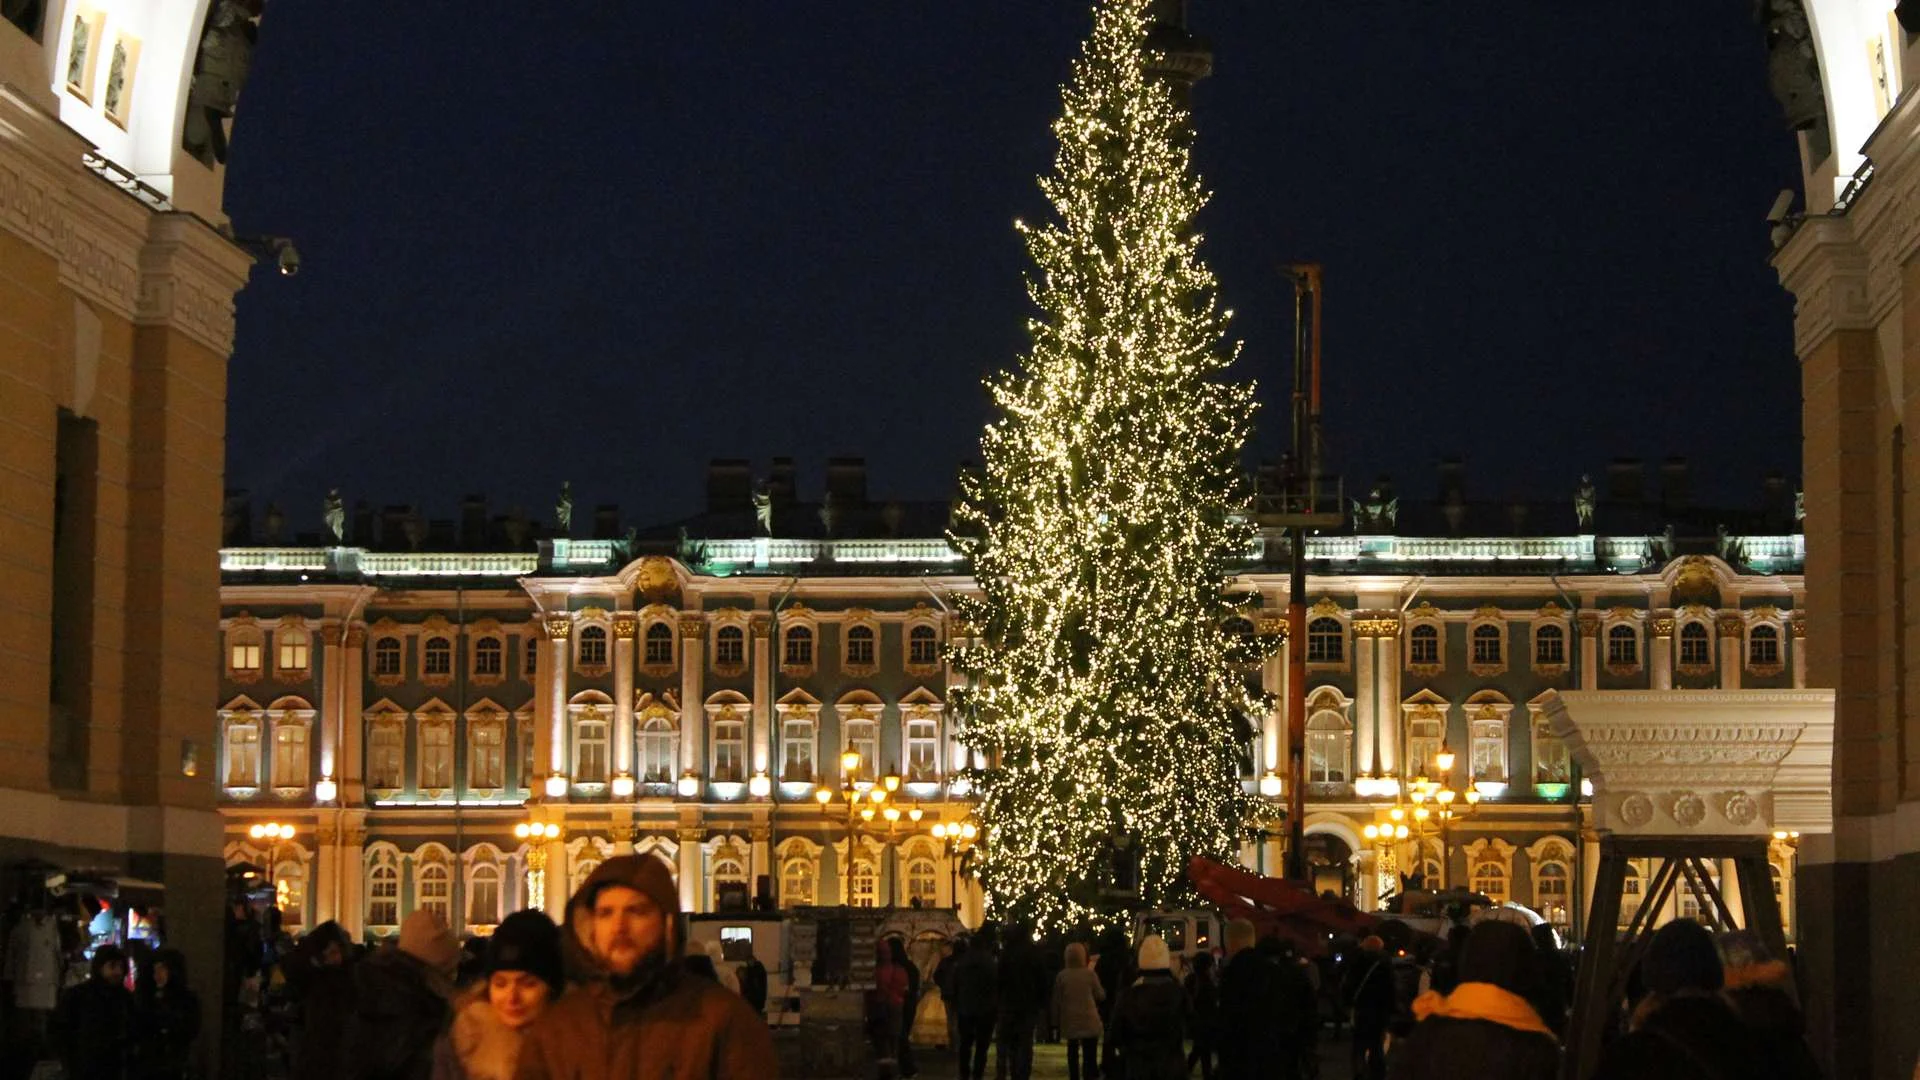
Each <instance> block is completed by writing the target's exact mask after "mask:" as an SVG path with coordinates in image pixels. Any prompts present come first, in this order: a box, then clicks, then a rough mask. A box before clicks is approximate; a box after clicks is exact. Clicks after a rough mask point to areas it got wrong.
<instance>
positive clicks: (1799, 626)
mask: <svg viewBox="0 0 1920 1080" xmlns="http://www.w3.org/2000/svg"><path fill="white" fill-rule="evenodd" d="M1788 625H1789V626H1790V627H1791V628H1792V630H1793V637H1794V640H1796V641H1798V640H1799V639H1801V638H1804V637H1806V636H1807V620H1805V619H1795V620H1793V622H1791V623H1790V624H1788Z"/></svg>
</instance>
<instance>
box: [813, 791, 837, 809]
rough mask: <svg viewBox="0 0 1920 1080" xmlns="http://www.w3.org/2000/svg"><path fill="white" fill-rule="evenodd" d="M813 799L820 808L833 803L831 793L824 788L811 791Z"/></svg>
mask: <svg viewBox="0 0 1920 1080" xmlns="http://www.w3.org/2000/svg"><path fill="white" fill-rule="evenodd" d="M813 797H814V798H815V799H816V800H818V801H819V803H820V805H821V806H825V805H827V804H828V803H830V802H832V801H833V792H831V791H828V790H827V789H826V788H815V789H813Z"/></svg>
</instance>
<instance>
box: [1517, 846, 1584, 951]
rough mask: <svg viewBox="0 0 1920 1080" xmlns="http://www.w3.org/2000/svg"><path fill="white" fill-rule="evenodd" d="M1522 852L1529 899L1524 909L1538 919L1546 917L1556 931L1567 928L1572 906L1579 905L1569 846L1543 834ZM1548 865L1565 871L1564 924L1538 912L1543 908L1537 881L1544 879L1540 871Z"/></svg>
mask: <svg viewBox="0 0 1920 1080" xmlns="http://www.w3.org/2000/svg"><path fill="white" fill-rule="evenodd" d="M1526 850H1527V878H1528V880H1527V888H1528V895H1529V898H1530V899H1531V900H1532V901H1533V902H1532V903H1531V904H1529V905H1528V906H1529V907H1531V908H1533V910H1534V911H1535V912H1538V913H1539V914H1540V916H1541V917H1542V918H1546V919H1547V921H1548V922H1551V923H1553V926H1554V928H1555V929H1556V930H1558V929H1560V928H1562V927H1565V926H1571V925H1572V923H1573V910H1574V906H1575V905H1576V904H1578V903H1579V902H1580V897H1579V895H1578V893H1579V885H1578V881H1579V879H1578V878H1577V877H1575V876H1574V872H1573V865H1574V849H1573V844H1572V843H1571V842H1570V841H1568V840H1567V838H1566V837H1564V836H1555V835H1547V836H1543V837H1541V838H1540V839H1538V840H1535V841H1534V842H1533V843H1531V844H1529V845H1527V849H1526ZM1549 864H1552V865H1556V866H1559V867H1560V869H1561V870H1562V871H1564V872H1565V878H1564V880H1565V881H1566V883H1567V895H1566V898H1565V912H1564V914H1565V915H1566V921H1564V922H1561V921H1556V920H1554V919H1553V918H1551V917H1550V916H1549V915H1548V913H1547V912H1546V911H1544V910H1542V909H1543V908H1544V907H1545V906H1546V905H1545V903H1544V902H1543V901H1542V900H1541V898H1540V880H1541V878H1542V877H1543V876H1544V875H1543V874H1542V873H1541V871H1542V870H1544V869H1545V868H1546V867H1547V866H1548V865H1549Z"/></svg>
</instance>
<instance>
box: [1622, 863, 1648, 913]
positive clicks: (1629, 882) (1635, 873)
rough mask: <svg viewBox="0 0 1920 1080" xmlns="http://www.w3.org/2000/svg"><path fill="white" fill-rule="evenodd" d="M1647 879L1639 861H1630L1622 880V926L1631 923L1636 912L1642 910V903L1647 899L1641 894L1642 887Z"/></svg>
mask: <svg viewBox="0 0 1920 1080" xmlns="http://www.w3.org/2000/svg"><path fill="white" fill-rule="evenodd" d="M1645 881H1646V878H1645V877H1643V876H1642V875H1641V873H1640V867H1639V865H1638V864H1637V863H1631V862H1630V863H1628V864H1627V866H1626V875H1625V876H1624V877H1623V878H1622V879H1621V881H1620V925H1621V926H1623V927H1624V926H1626V925H1627V924H1628V923H1631V922H1632V921H1633V916H1634V914H1635V913H1637V912H1638V911H1639V910H1640V904H1641V902H1642V901H1643V900H1645V897H1644V896H1642V895H1641V889H1642V887H1643V886H1644V884H1645Z"/></svg>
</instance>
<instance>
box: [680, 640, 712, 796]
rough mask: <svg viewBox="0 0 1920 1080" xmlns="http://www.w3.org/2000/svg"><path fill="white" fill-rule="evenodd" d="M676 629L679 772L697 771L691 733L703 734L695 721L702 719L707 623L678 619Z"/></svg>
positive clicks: (693, 741)
mask: <svg viewBox="0 0 1920 1080" xmlns="http://www.w3.org/2000/svg"><path fill="white" fill-rule="evenodd" d="M676 629H677V630H678V631H679V633H680V730H681V733H682V734H681V736H680V756H681V758H682V759H684V764H682V765H681V768H682V769H692V768H696V767H697V766H696V765H695V764H694V762H695V758H694V756H693V752H694V748H695V740H694V739H693V738H692V737H691V736H692V733H693V732H696V731H702V732H704V731H705V728H704V727H702V726H701V725H700V723H699V720H700V718H701V717H702V716H703V715H704V714H703V713H702V711H701V704H700V699H701V696H702V695H701V692H700V691H701V683H700V680H701V676H702V675H703V674H704V673H705V672H706V656H705V652H704V651H703V650H702V648H701V646H703V645H705V644H706V633H707V620H706V618H705V617H704V616H701V615H682V616H680V622H679V624H678V626H677V627H676Z"/></svg>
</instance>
